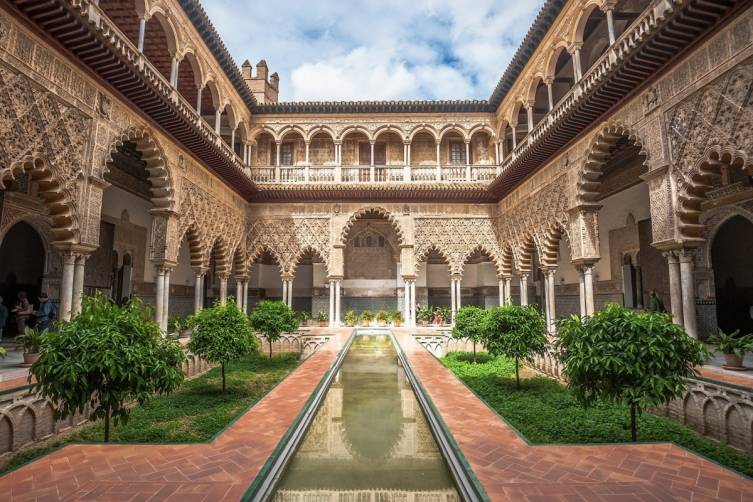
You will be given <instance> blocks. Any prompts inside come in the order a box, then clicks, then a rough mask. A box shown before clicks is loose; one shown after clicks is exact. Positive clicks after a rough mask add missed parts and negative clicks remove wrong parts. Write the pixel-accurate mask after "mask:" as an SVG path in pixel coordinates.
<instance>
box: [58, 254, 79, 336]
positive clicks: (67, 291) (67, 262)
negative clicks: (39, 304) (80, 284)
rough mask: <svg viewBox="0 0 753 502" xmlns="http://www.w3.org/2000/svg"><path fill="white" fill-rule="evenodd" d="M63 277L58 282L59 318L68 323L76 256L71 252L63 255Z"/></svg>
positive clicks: (71, 304)
mask: <svg viewBox="0 0 753 502" xmlns="http://www.w3.org/2000/svg"><path fill="white" fill-rule="evenodd" d="M62 254H63V276H62V278H61V281H60V318H61V319H63V320H64V321H70V319H71V310H72V306H73V274H74V268H75V265H76V255H75V254H74V253H72V252H71V251H64V252H63V253H62Z"/></svg>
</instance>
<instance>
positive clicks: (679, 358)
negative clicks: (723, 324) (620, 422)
mask: <svg viewBox="0 0 753 502" xmlns="http://www.w3.org/2000/svg"><path fill="white" fill-rule="evenodd" d="M557 350H558V356H559V359H560V361H561V362H562V365H563V370H564V373H565V375H566V377H567V379H568V385H569V386H570V387H571V388H572V389H573V390H574V392H575V395H576V397H577V398H578V400H579V401H580V402H581V403H582V404H583V405H584V406H588V405H590V404H592V403H593V402H594V401H596V400H597V399H600V398H601V399H605V400H608V401H612V402H617V403H623V404H626V405H627V406H628V407H629V408H630V432H631V438H632V440H633V441H637V435H638V434H637V426H636V414H637V413H641V412H642V411H643V410H644V409H646V408H647V407H649V406H656V405H659V404H661V403H668V402H669V401H670V400H672V399H674V398H676V397H679V396H680V395H682V393H683V391H684V390H685V377H688V376H691V375H693V373H694V369H693V368H694V367H695V366H697V365H701V364H703V363H704V361H705V360H706V358H707V357H708V352H707V351H706V348H705V347H704V346H703V344H702V343H700V342H698V341H696V340H694V339H692V338H690V337H689V336H688V335H686V334H685V332H684V331H683V329H682V328H681V327H680V326H678V325H676V324H674V323H672V319H671V318H670V317H669V316H668V315H666V314H662V313H658V312H646V313H639V312H634V311H632V310H629V309H626V308H623V307H620V306H619V305H608V306H607V307H606V308H605V309H604V310H602V311H600V312H597V313H595V314H594V315H593V316H591V317H589V318H585V319H581V318H580V317H578V316H572V317H570V318H569V319H564V320H562V321H560V324H559V340H558V342H557Z"/></svg>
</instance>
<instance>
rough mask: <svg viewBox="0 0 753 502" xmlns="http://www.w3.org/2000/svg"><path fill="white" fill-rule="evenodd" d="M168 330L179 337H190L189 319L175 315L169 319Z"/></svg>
mask: <svg viewBox="0 0 753 502" xmlns="http://www.w3.org/2000/svg"><path fill="white" fill-rule="evenodd" d="M167 331H168V333H170V334H177V335H178V338H186V337H188V319H187V318H186V317H180V316H173V317H170V318H169V319H168V320H167Z"/></svg>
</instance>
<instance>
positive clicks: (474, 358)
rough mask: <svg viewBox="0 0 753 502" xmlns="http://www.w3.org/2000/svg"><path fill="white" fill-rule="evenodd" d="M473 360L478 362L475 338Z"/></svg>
mask: <svg viewBox="0 0 753 502" xmlns="http://www.w3.org/2000/svg"><path fill="white" fill-rule="evenodd" d="M473 362H474V363H475V362H476V340H473Z"/></svg>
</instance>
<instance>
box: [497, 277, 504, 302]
mask: <svg viewBox="0 0 753 502" xmlns="http://www.w3.org/2000/svg"><path fill="white" fill-rule="evenodd" d="M497 282H498V284H499V293H498V294H499V306H500V307H501V306H503V305H504V304H505V280H504V279H499V280H498V281H497Z"/></svg>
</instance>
